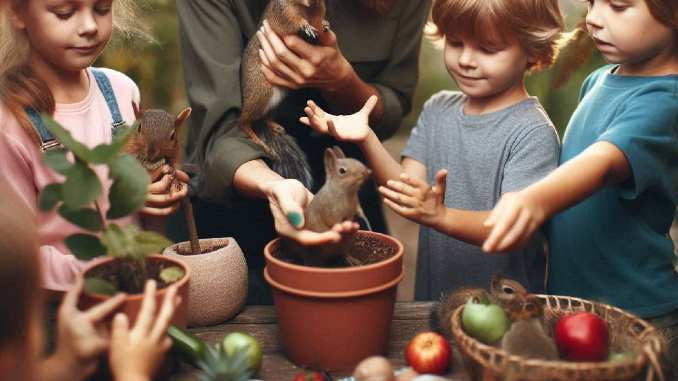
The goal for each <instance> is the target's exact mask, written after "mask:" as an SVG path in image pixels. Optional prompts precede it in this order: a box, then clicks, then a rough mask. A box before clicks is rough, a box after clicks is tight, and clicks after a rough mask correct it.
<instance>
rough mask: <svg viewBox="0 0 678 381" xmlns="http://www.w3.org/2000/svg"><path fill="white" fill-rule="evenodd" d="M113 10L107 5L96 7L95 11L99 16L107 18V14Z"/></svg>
mask: <svg viewBox="0 0 678 381" xmlns="http://www.w3.org/2000/svg"><path fill="white" fill-rule="evenodd" d="M111 8H112V7H111V6H110V5H106V6H100V7H96V8H95V9H94V10H95V11H96V13H98V14H99V15H101V16H106V15H107V14H109V13H111Z"/></svg>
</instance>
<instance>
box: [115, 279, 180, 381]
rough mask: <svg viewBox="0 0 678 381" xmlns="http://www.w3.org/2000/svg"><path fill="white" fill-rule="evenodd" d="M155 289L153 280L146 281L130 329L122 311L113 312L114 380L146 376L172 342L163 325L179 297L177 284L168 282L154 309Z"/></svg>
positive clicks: (142, 379)
mask: <svg viewBox="0 0 678 381" xmlns="http://www.w3.org/2000/svg"><path fill="white" fill-rule="evenodd" d="M155 290H156V285H155V281H153V280H149V281H147V282H146V287H145V289H144V299H143V302H142V303H141V309H140V310H139V315H138V316H137V321H136V323H135V324H134V327H132V329H131V330H130V327H129V321H128V320H127V316H126V315H124V314H117V315H115V318H114V319H113V328H112V330H111V350H110V354H109V361H110V365H111V372H112V373H113V376H114V377H115V380H116V381H148V380H150V379H151V378H152V376H153V374H154V373H155V371H156V370H157V369H158V367H159V366H160V364H161V363H162V361H163V359H164V358H165V353H166V352H167V350H169V348H170V347H171V346H172V340H171V339H170V338H169V337H168V336H167V326H168V325H169V322H170V320H171V319H172V315H173V314H174V310H175V308H176V307H177V306H178V305H179V303H181V297H179V296H177V287H176V286H170V287H169V288H168V289H167V292H166V293H165V298H164V299H163V302H162V306H160V310H159V311H157V313H156V306H155Z"/></svg>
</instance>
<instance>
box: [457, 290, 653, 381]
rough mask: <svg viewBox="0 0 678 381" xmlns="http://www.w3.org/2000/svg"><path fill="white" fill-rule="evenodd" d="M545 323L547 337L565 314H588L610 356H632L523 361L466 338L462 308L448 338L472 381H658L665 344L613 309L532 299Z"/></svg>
mask: <svg viewBox="0 0 678 381" xmlns="http://www.w3.org/2000/svg"><path fill="white" fill-rule="evenodd" d="M538 297H539V301H540V302H541V303H542V305H543V308H544V317H545V322H546V323H547V324H546V326H547V329H549V330H551V332H547V333H549V334H550V335H551V336H553V332H552V330H553V327H554V326H555V323H556V322H557V321H558V319H559V318H560V317H561V316H563V315H565V314H568V313H571V312H577V311H589V312H593V313H595V314H597V315H598V316H600V317H601V318H603V320H605V321H606V322H607V324H608V327H609V332H610V346H611V349H612V350H614V351H632V352H634V353H636V355H635V356H633V357H630V358H628V359H626V360H624V361H620V362H600V363H595V362H585V363H582V362H566V361H546V360H537V359H528V358H525V357H521V356H515V355H510V354H508V353H507V352H505V351H503V350H501V349H499V348H496V347H493V346H489V345H485V344H483V343H481V342H479V341H477V340H475V339H474V338H472V337H470V336H468V335H466V333H464V331H463V329H462V327H461V314H462V311H463V309H464V307H463V306H461V307H459V308H457V310H456V311H455V312H454V314H453V315H452V334H453V335H454V338H455V340H456V343H457V346H458V347H459V350H460V352H461V354H462V357H463V359H464V365H465V367H466V371H467V372H468V373H469V374H470V376H471V379H472V380H474V381H495V380H507V381H620V380H649V381H652V380H660V381H663V380H664V376H663V373H662V371H661V369H660V364H659V363H660V362H659V360H658V359H659V358H660V357H661V355H663V353H664V351H665V348H666V343H665V341H664V338H663V337H662V335H661V334H660V333H659V332H658V331H657V330H656V329H655V328H654V327H652V326H651V325H650V324H648V323H647V322H645V321H643V320H641V319H639V318H638V317H635V316H633V315H631V314H629V313H627V312H624V311H622V310H621V309H619V308H615V307H612V306H609V305H606V304H602V303H594V302H590V301H587V300H584V299H578V298H572V297H566V296H552V295H538Z"/></svg>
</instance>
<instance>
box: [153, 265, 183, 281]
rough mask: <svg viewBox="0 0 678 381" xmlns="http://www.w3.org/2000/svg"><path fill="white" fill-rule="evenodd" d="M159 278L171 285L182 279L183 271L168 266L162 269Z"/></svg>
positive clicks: (179, 268)
mask: <svg viewBox="0 0 678 381" xmlns="http://www.w3.org/2000/svg"><path fill="white" fill-rule="evenodd" d="M159 277H160V280H162V281H163V282H165V283H167V284H172V283H174V282H178V281H179V280H180V279H181V278H183V277H184V270H183V269H182V268H181V267H179V266H170V267H167V268H164V269H162V271H161V272H160V275H159Z"/></svg>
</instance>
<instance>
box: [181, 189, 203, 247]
mask: <svg viewBox="0 0 678 381" xmlns="http://www.w3.org/2000/svg"><path fill="white" fill-rule="evenodd" d="M181 204H182V206H183V207H184V216H185V217H186V225H188V235H189V237H190V238H191V254H192V255H198V254H200V241H198V229H197V228H196V226H195V216H194V215H193V204H191V200H190V199H189V198H188V197H184V198H183V199H181Z"/></svg>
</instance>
